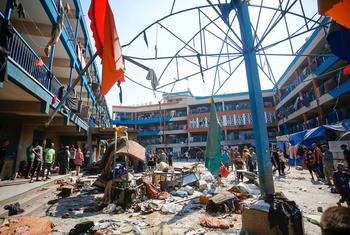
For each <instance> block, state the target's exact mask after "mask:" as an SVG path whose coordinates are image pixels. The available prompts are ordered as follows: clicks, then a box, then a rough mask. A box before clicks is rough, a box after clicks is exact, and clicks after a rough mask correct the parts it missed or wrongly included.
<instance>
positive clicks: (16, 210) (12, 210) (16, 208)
mask: <svg viewBox="0 0 350 235" xmlns="http://www.w3.org/2000/svg"><path fill="white" fill-rule="evenodd" d="M4 209H5V210H8V211H9V212H8V215H9V216H12V215H18V214H21V213H23V212H24V210H23V209H22V208H21V205H20V204H19V203H18V202H16V203H14V204H9V205H6V206H4Z"/></svg>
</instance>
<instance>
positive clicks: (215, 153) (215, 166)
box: [205, 97, 222, 177]
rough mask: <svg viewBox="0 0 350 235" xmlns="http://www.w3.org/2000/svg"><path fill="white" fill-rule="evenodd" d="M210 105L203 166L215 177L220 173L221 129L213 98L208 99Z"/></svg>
mask: <svg viewBox="0 0 350 235" xmlns="http://www.w3.org/2000/svg"><path fill="white" fill-rule="evenodd" d="M210 103H211V104H210V120H209V127H208V137H207V144H206V150H205V166H206V167H207V168H208V170H209V171H210V172H211V173H212V174H213V176H215V177H217V176H218V175H219V173H220V164H221V140H222V128H221V126H220V123H219V120H218V116H217V113H216V108H215V102H214V99H213V97H211V98H210Z"/></svg>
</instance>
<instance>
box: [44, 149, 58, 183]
mask: <svg viewBox="0 0 350 235" xmlns="http://www.w3.org/2000/svg"><path fill="white" fill-rule="evenodd" d="M54 148H55V144H54V143H51V144H50V145H49V147H48V148H46V149H45V167H44V170H43V171H44V172H45V169H46V177H45V179H44V180H47V179H50V177H49V172H50V170H51V167H52V164H53V163H54V162H55V157H56V156H55V155H56V152H55V149H54Z"/></svg>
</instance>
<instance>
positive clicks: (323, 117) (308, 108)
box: [275, 18, 350, 135]
mask: <svg viewBox="0 0 350 235" xmlns="http://www.w3.org/2000/svg"><path fill="white" fill-rule="evenodd" d="M327 20H328V19H327V18H325V19H324V21H327ZM327 33H328V32H327V30H324V29H321V28H320V29H319V30H316V31H315V32H314V33H313V34H312V35H311V36H310V38H309V39H308V40H307V41H306V43H305V45H303V47H302V48H301V49H300V51H299V54H300V55H301V54H303V55H310V56H297V57H295V59H294V60H293V61H292V63H291V64H290V65H289V67H288V68H287V70H286V71H285V73H284V74H283V76H282V77H281V78H280V80H279V81H278V82H277V89H276V92H275V104H276V117H277V119H278V127H279V135H285V134H292V133H295V132H299V131H303V130H306V129H311V128H314V127H317V126H320V125H323V124H333V123H336V122H339V121H342V120H344V119H347V118H350V105H349V98H350V92H349V91H350V76H344V74H343V71H342V68H343V67H344V66H345V65H346V62H344V61H342V60H340V59H339V58H337V57H336V56H335V55H333V54H332V53H331V52H330V50H329V49H328V45H327V40H326V36H327Z"/></svg>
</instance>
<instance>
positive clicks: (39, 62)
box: [35, 57, 44, 67]
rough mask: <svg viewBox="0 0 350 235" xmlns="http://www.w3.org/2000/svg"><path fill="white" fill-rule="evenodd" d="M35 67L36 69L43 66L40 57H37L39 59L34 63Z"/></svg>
mask: <svg viewBox="0 0 350 235" xmlns="http://www.w3.org/2000/svg"><path fill="white" fill-rule="evenodd" d="M35 66H37V67H42V66H44V62H43V60H42V59H41V57H39V58H38V59H37V60H36V61H35Z"/></svg>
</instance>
